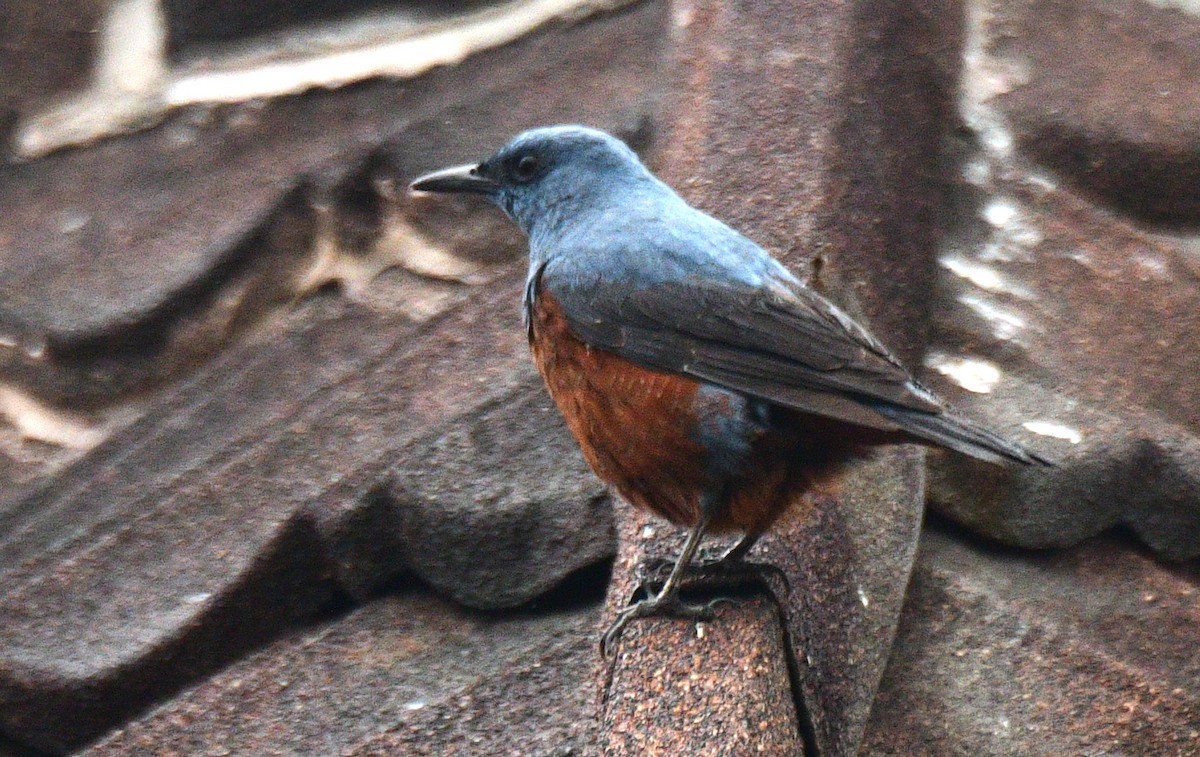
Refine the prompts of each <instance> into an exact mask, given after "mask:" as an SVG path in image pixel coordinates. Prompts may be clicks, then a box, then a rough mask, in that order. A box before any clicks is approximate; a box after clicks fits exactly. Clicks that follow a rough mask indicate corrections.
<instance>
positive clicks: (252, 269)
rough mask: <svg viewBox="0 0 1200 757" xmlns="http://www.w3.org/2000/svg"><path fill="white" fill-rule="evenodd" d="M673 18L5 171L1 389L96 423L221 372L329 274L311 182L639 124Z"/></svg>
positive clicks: (647, 18) (523, 44)
mask: <svg viewBox="0 0 1200 757" xmlns="http://www.w3.org/2000/svg"><path fill="white" fill-rule="evenodd" d="M662 9H663V6H662V4H660V3H642V4H638V5H636V6H634V7H631V8H629V9H626V10H625V11H623V12H618V13H614V14H609V15H607V16H604V17H601V18H598V19H595V20H594V22H592V23H586V24H583V25H577V26H575V27H570V28H556V29H553V30H552V32H551V31H545V32H543V33H541V34H539V35H533V36H532V37H530V38H528V39H524V40H522V41H520V42H518V43H516V44H513V45H509V46H507V47H505V48H502V49H498V50H493V51H490V52H487V53H483V54H480V55H478V56H474V57H472V58H471V59H470V60H469V61H467V62H465V63H463V64H462V65H459V66H454V67H446V68H442V69H438V70H435V71H433V72H431V73H429V74H427V75H425V76H422V77H419V78H417V79H414V80H411V81H407V82H404V83H403V84H401V83H397V82H394V81H388V80H377V81H373V82H365V83H362V84H360V85H357V86H354V87H344V88H342V89H339V90H336V91H316V92H311V93H308V94H305V95H303V96H296V97H281V98H276V99H274V100H271V101H269V102H265V103H264V102H255V103H246V104H240V105H233V106H224V107H213V108H198V107H197V108H193V109H191V110H188V111H186V112H181V113H179V114H177V115H175V116H174V117H172V118H170V119H169V120H168V121H167V122H165V123H163V124H161V125H159V126H157V127H155V128H152V129H147V130H145V131H141V132H138V133H136V134H131V135H128V136H126V137H122V138H120V139H110V140H106V141H104V142H101V143H99V144H96V145H93V146H91V147H89V148H87V149H79V150H71V151H66V152H60V153H56V154H53V155H50V156H48V157H46V158H43V159H40V160H36V161H32V162H28V163H21V164H9V165H3V166H0V181H2V182H3V184H4V186H5V198H6V212H5V214H4V216H3V218H0V296H2V297H3V300H4V308H3V310H2V312H0V337H3V339H2V340H0V377H3V378H4V379H5V380H7V381H11V382H16V383H18V384H21V385H23V386H24V387H25V388H26V389H27V390H29V391H32V392H33V393H35V394H36V395H38V396H40V397H42V398H46V399H50V400H53V401H56V402H58V403H60V404H74V405H81V404H87V403H89V402H90V403H92V404H95V403H99V402H102V401H105V400H111V399H112V398H114V397H116V396H121V395H125V394H128V393H130V392H132V391H135V390H144V389H145V388H146V387H147V385H149V384H153V383H154V382H155V381H161V380H162V379H163V378H165V377H170V376H175V375H177V374H178V373H179V371H180V370H182V369H184V368H186V367H188V366H189V365H190V364H191V363H192V362H193V361H194V360H196V359H199V358H203V357H207V356H210V355H211V354H212V352H213V351H214V350H215V349H217V348H219V347H220V346H222V345H224V344H225V343H226V341H227V340H228V339H229V338H230V337H231V336H232V335H234V334H236V333H239V327H243V328H244V327H245V326H246V325H247V322H250V323H253V322H255V321H256V320H258V318H260V317H261V315H262V314H261V311H262V310H263V309H264V308H266V309H269V308H270V307H271V306H273V305H279V304H286V302H288V301H289V300H290V299H291V298H292V297H294V296H295V295H296V293H297V290H298V289H299V288H300V284H301V282H303V280H304V279H305V278H306V276H305V275H306V273H308V272H309V269H311V267H312V266H313V265H314V257H315V256H316V253H317V250H315V249H314V244H315V240H314V234H315V229H314V228H313V224H314V223H315V221H314V219H313V217H312V216H313V207H312V206H313V204H314V203H318V202H319V201H321V200H323V199H324V198H320V197H312V196H310V193H309V188H308V187H307V185H306V180H307V179H308V178H314V180H315V177H318V175H323V174H326V173H328V172H330V171H334V172H336V170H337V169H338V168H339V167H340V168H341V169H342V170H346V169H348V168H351V167H353V166H355V165H357V164H359V162H360V161H362V160H363V159H364V156H366V155H368V154H370V153H371V152H372V151H373V150H380V149H381V147H383V146H384V145H385V143H387V142H388V141H389V140H393V142H392V143H391V147H390V149H386V150H384V152H386V153H387V155H388V157H389V159H390V160H391V161H392V162H393V163H394V164H395V165H397V166H398V167H399V168H401V169H403V170H404V175H403V178H409V177H410V176H411V175H412V174H414V173H416V172H418V171H420V170H424V169H428V168H430V167H433V166H435V165H440V164H443V163H444V162H445V161H447V160H449V159H450V157H451V155H458V154H461V152H463V151H464V149H466V148H469V147H470V146H472V145H481V146H482V145H494V144H497V143H499V142H502V141H503V140H504V139H506V138H507V137H508V136H510V135H511V134H512V133H514V132H515V131H519V130H520V129H522V128H525V127H528V126H531V125H534V124H538V123H543V122H546V121H557V120H581V121H590V122H594V123H598V124H603V125H606V126H609V127H610V128H616V127H617V126H619V125H620V124H621V123H622V121H623V120H632V121H636V120H637V119H638V118H639V117H640V116H644V115H645V113H646V110H647V109H646V101H647V98H648V97H649V96H650V95H649V94H648V90H650V89H652V88H653V86H654V83H655V81H656V79H655V76H654V71H655V70H656V67H657V58H658V50H659V48H660V46H661V44H662V43H663V40H662V39H661V35H659V34H657V30H658V29H660V28H661V26H660V24H661V15H662ZM564 91H570V92H572V93H573V96H572V98H571V99H570V101H569V102H568V101H566V100H564V99H563V98H562V97H561V93H562V92H564ZM466 93H469V97H468V98H467V101H466V102H464V96H465V95H466ZM447 124H452V125H453V126H452V127H450V128H447V126H446V125H447ZM435 127H436V128H435ZM464 134H465V136H462V135H464ZM448 135H453V136H448ZM482 149H483V148H482V147H480V151H482ZM410 171H411V173H410ZM321 178H322V179H323V176H322V177H321ZM318 183H319V182H318ZM280 237H282V238H280ZM422 241H428V240H421V239H420V238H416V239H415V240H412V242H411V243H412V244H419V243H420V242H422ZM97 251H103V254H97ZM10 343H11V345H10Z"/></svg>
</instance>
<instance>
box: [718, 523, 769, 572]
mask: <svg viewBox="0 0 1200 757" xmlns="http://www.w3.org/2000/svg"><path fill="white" fill-rule="evenodd" d="M760 536H762V532H761V531H760V532H758V533H747V534H746V535H745V536H743V537H742V538H741V540H740V541H739V542H738V543H737V544H734V545H733V546H732V547H730V548H729V550H728V551H727V552H725V554H723V555H721V556H720V557H719V558H717V561H716V562H715V563H714V565H729V566H735V565H741V564H742V563H744V562H745V561H746V555H747V554H748V553H749V552H750V550H752V549H754V545H755V544H757V543H758V538H759V537H760Z"/></svg>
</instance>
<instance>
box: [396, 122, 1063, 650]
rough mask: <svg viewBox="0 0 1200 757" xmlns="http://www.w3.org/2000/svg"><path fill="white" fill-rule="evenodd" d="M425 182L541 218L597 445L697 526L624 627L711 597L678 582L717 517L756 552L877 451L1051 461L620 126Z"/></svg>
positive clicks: (537, 328)
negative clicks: (663, 174)
mask: <svg viewBox="0 0 1200 757" xmlns="http://www.w3.org/2000/svg"><path fill="white" fill-rule="evenodd" d="M412 187H413V189H416V190H421V191H433V192H439V191H440V192H471V193H478V194H482V195H484V196H486V197H487V198H488V199H490V200H491V201H493V202H494V203H496V204H497V205H499V206H500V207H501V208H503V209H504V210H505V211H506V212H507V213H508V215H509V216H510V217H511V218H512V219H513V220H514V221H516V223H517V224H518V225H519V226H520V227H521V228H522V229H523V230H524V231H525V233H526V234H527V235H528V237H529V262H530V266H529V277H528V281H527V284H526V288H525V314H526V321H527V328H528V329H529V335H530V343H531V346H532V349H533V353H534V357H535V361H536V362H537V364H538V368H539V369H540V370H541V372H542V374H543V376H544V378H545V379H546V383H547V386H548V387H549V389H550V392H551V394H552V396H553V397H554V399H555V402H556V403H557V404H558V406H559V408H560V410H561V411H562V412H563V415H564V417H565V418H566V420H567V423H568V425H569V426H570V427H571V430H572V432H573V433H574V434H575V436H576V438H577V439H578V440H579V442H580V445H581V447H582V448H583V451H584V454H585V456H586V457H587V459H588V461H589V463H591V465H592V467H593V469H594V470H596V472H597V473H598V474H599V475H600V477H601V478H603V479H604V480H606V481H608V482H609V483H610V484H612V485H613V486H614V487H615V488H616V489H617V490H618V491H619V492H620V493H621V494H622V496H624V497H625V498H626V499H628V500H629V501H631V502H632V503H633V504H635V505H637V506H640V507H643V508H646V509H648V510H650V511H652V512H655V513H657V514H659V515H662V516H664V517H667V518H669V519H670V520H672V521H674V522H676V523H680V524H684V525H689V526H692V527H693V530H692V532H691V534H690V535H689V538H688V541H687V544H686V545H685V549H684V553H683V554H682V555H681V556H680V559H679V561H678V563H677V564H676V568H675V570H674V571H673V572H672V575H671V577H670V578H669V579H668V580H667V582H666V584H665V585H664V586H663V589H662V591H661V592H660V593H659V594H658V595H657V596H656V597H654V598H652V599H649V600H645V601H644V602H642V603H639V604H638V605H634V606H633V607H630V608H628V609H627V610H626V612H625V613H623V614H622V615H621V617H620V618H619V619H618V622H617V623H616V624H614V626H613V628H611V629H610V630H609V633H608V634H606V637H605V638H606V640H608V641H611V640H612V639H613V638H615V636H616V634H617V633H619V631H620V629H621V627H623V625H624V624H625V623H626V622H627V621H628V620H629V619H630V618H632V617H637V616H640V615H645V614H650V613H652V612H663V611H671V612H681V611H683V612H691V613H695V612H700V611H701V610H702V608H695V607H687V606H684V605H682V604H681V603H680V602H679V601H678V598H677V596H676V593H677V589H678V582H679V578H680V576H681V574H682V572H683V570H684V569H685V568H686V566H687V564H688V563H689V562H690V560H691V557H692V555H693V553H694V551H695V548H696V546H697V545H698V544H699V542H700V540H701V538H702V537H703V534H704V532H705V530H706V529H718V530H720V529H725V530H740V531H743V532H745V534H746V539H744V540H743V542H742V543H741V544H739V545H738V547H735V548H734V550H733V552H732V553H731V559H739V558H741V557H742V556H743V555H744V554H745V552H746V550H747V549H748V548H749V546H750V545H752V544H753V542H754V540H755V539H756V538H757V536H758V535H759V534H760V533H762V531H764V530H765V529H767V528H769V527H770V525H771V524H772V523H773V522H774V520H775V519H776V518H777V517H778V515H779V514H780V513H781V512H782V511H784V510H786V509H787V508H789V507H798V506H802V500H803V498H804V497H803V495H804V493H805V492H806V491H808V490H809V489H811V488H813V487H816V486H819V485H820V483H821V482H822V481H823V480H826V479H828V478H829V477H830V476H831V475H832V474H833V473H834V472H835V471H836V470H838V469H839V468H840V467H841V466H842V465H843V464H844V463H845V462H847V461H849V460H851V459H853V458H854V457H856V456H858V455H861V454H863V451H864V449H865V448H867V447H869V446H872V445H875V444H884V443H894V442H902V441H920V442H926V443H932V444H936V445H939V446H944V447H948V448H950V449H953V450H956V451H958V452H962V453H965V454H967V455H971V456H973V457H977V458H981V459H984V460H989V461H993V462H1001V461H1011V462H1018V463H1032V462H1044V461H1042V460H1041V458H1038V457H1037V456H1035V455H1033V454H1031V453H1029V452H1027V451H1026V450H1024V449H1023V448H1021V447H1020V446H1019V445H1016V444H1014V443H1012V442H1009V441H1007V440H1005V439H1003V438H1001V437H999V436H997V435H996V434H993V433H991V432H989V431H987V430H985V429H982V428H980V427H979V426H976V425H975V424H973V423H971V422H969V421H966V420H964V419H962V418H959V417H958V416H955V415H953V414H951V413H950V412H948V410H947V409H946V406H945V405H944V404H943V403H942V402H941V401H940V400H939V399H938V398H936V397H934V396H933V395H932V394H931V393H930V392H928V391H927V390H925V389H924V388H923V387H921V386H920V385H919V384H918V383H917V382H916V381H915V380H914V379H913V378H912V376H911V375H910V374H909V373H908V372H907V371H906V370H905V369H904V368H903V366H901V364H900V363H899V362H898V361H897V360H896V359H895V358H894V357H893V356H892V355H891V353H889V352H888V350H887V349H886V348H885V347H884V346H883V345H882V344H881V343H880V342H879V341H878V340H876V339H875V338H874V337H873V336H871V335H870V334H869V333H868V332H867V331H866V330H865V329H864V328H862V327H861V326H859V325H858V324H857V323H855V322H854V321H853V320H852V319H851V318H850V317H849V316H847V315H846V314H845V313H843V312H842V311H841V310H840V309H838V308H837V307H836V306H834V305H833V304H832V303H830V302H829V301H828V300H826V299H825V298H823V297H821V296H820V295H819V294H817V293H816V292H814V291H813V290H812V289H810V288H808V287H807V286H805V285H804V284H803V283H802V282H801V281H800V280H798V279H797V278H796V277H795V276H793V275H792V274H791V272H790V271H788V270H787V269H786V268H784V267H783V265H782V264H780V263H779V262H778V261H776V260H775V259H774V258H772V257H771V256H770V255H768V254H767V253H766V252H765V251H764V250H763V249H762V248H761V247H759V246H758V245H757V244H755V243H754V242H752V241H750V240H749V239H747V238H746V237H744V236H743V235H741V234H739V233H738V232H736V231H734V230H733V229H731V228H730V227H729V226H727V225H725V224H724V223H721V222H720V221H718V220H716V219H715V218H713V217H711V216H709V215H706V214H705V213H702V212H700V211H699V210H696V209H695V208H693V207H691V206H690V205H688V204H687V203H686V202H685V201H684V200H683V199H682V198H680V197H679V195H678V194H676V193H675V192H674V190H672V189H671V188H670V187H668V186H667V185H666V184H664V183H663V182H662V181H660V180H658V179H657V178H656V177H655V176H654V175H653V174H651V173H650V171H649V170H647V169H646V167H645V166H644V165H643V164H642V163H641V161H640V160H639V159H638V157H637V156H636V155H635V154H634V152H633V151H632V150H630V149H629V148H628V147H627V146H626V145H625V144H624V143H622V142H621V141H620V140H617V139H615V138H614V137H612V136H609V135H608V134H605V133H603V132H600V131H597V130H594V129H588V128H585V127H581V126H554V127H547V128H541V129H533V130H530V131H527V132H525V133H523V134H521V135H519V136H517V137H516V138H515V139H513V140H512V141H511V142H510V143H509V144H507V145H505V146H504V147H503V148H501V149H500V150H499V151H498V152H497V153H496V154H495V155H493V156H492V157H491V158H488V159H487V160H485V161H483V162H482V163H479V164H477V165H472V166H463V167H460V168H452V169H446V170H444V171H439V172H437V173H434V174H430V175H428V176H425V177H422V178H420V179H418V180H416V181H414V182H413V184H412Z"/></svg>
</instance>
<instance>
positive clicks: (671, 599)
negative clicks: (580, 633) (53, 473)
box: [600, 514, 713, 656]
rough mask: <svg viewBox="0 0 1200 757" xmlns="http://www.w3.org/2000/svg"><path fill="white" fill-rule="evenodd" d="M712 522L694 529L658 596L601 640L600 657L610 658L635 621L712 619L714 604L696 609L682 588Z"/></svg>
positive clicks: (624, 614) (622, 617) (633, 609)
mask: <svg viewBox="0 0 1200 757" xmlns="http://www.w3.org/2000/svg"><path fill="white" fill-rule="evenodd" d="M708 522H709V516H708V515H707V514H705V515H702V516H701V518H700V520H699V522H697V523H696V525H695V526H694V527H693V528H692V530H691V533H689V534H688V537H687V541H685V542H684V543H683V551H681V552H680V553H679V559H678V560H676V561H675V567H674V568H672V569H671V574H670V575H669V576H667V581H666V583H664V584H663V586H662V589H661V590H659V592H658V594H656V595H654V596H653V597H650V598H649V599H643V600H641V601H640V602H637V603H636V604H633V605H630V606H629V607H626V608H625V609H624V610H622V611H621V612H620V614H619V615H617V619H616V620H614V621H613V623H612V625H611V626H609V627H608V630H607V631H605V632H604V637H603V638H602V639H601V640H600V654H602V655H606V656H607V652H608V650H609V649H612V645H613V642H615V641H616V640H617V639H618V638H620V636H621V631H623V630H624V629H625V626H626V625H627V624H628V623H629V621H631V620H633V619H634V618H645V617H648V616H651V615H671V616H675V617H683V618H699V619H708V618H711V617H712V614H713V607H712V605H713V603H712V602H710V603H708V604H703V605H693V604H687V603H685V602H683V601H681V600H680V599H679V586H680V583H681V582H682V581H683V575H684V574H685V573H686V572H687V569H688V565H690V564H691V562H692V558H693V557H695V555H696V549H697V548H698V547H699V546H700V542H701V541H702V540H703V539H704V531H705V529H706V528H707V527H708Z"/></svg>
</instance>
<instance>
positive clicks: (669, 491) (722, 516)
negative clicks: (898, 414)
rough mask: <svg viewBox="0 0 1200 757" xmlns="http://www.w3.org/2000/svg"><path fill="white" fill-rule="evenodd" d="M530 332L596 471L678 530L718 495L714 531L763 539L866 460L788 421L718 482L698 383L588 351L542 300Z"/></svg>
mask: <svg viewBox="0 0 1200 757" xmlns="http://www.w3.org/2000/svg"><path fill="white" fill-rule="evenodd" d="M530 326H531V331H530V346H531V348H532V351H533V358H534V362H535V363H536V364H537V367H538V370H539V371H541V373H542V377H543V378H544V379H545V380H546V386H547V387H548V388H549V390H550V395H551V396H552V397H553V398H554V402H555V404H557V405H558V409H559V410H560V411H561V412H562V414H563V417H564V418H565V419H566V421H567V425H568V426H569V427H570V429H571V432H572V433H573V434H574V435H575V438H576V440H578V442H579V446H580V447H581V448H582V449H583V454H584V457H585V458H586V459H587V461H588V463H589V464H590V465H591V466H592V469H593V470H594V471H596V474H597V475H598V476H599V477H600V478H601V479H603V480H604V481H605V482H607V483H608V484H610V485H611V486H613V487H614V488H615V489H616V490H617V492H618V493H619V494H620V495H621V496H622V497H624V498H625V499H626V500H628V501H629V502H630V503H631V504H633V505H634V506H636V507H640V508H642V509H645V510H649V511H650V512H653V513H655V514H657V515H659V516H660V517H663V518H666V519H667V520H670V521H671V522H673V523H675V524H678V525H683V526H690V525H694V524H695V523H696V521H697V520H698V519H699V514H700V506H701V498H702V496H703V495H704V494H705V493H709V494H720V495H721V496H722V497H723V499H722V500H721V501H720V502H719V504H718V506H717V508H716V511H715V512H711V513H710V515H711V516H712V520H711V522H710V530H712V531H715V532H721V531H740V532H744V533H759V532H762V531H765V530H766V529H768V528H770V527H771V525H772V524H773V523H774V522H775V520H776V519H777V518H778V517H779V516H780V515H781V514H783V513H784V512H785V511H789V510H790V511H792V513H793V514H794V515H795V516H796V517H804V515H805V514H806V513H807V511H808V509H809V508H810V507H811V501H812V500H811V498H810V497H808V496H807V495H808V493H809V492H811V491H812V490H813V489H824V488H826V487H829V486H831V485H833V486H836V473H837V471H838V470H840V468H841V467H842V465H843V464H844V463H845V462H846V461H848V460H850V459H852V458H853V457H856V456H858V455H859V454H861V453H862V447H861V444H860V440H859V439H857V438H856V437H855V436H854V432H855V429H853V428H851V427H849V426H846V425H845V424H841V423H839V422H836V421H831V420H829V419H822V418H817V417H814V416H805V415H801V414H796V413H785V416H786V420H784V421H783V423H782V425H781V426H778V427H772V428H771V429H770V430H767V429H764V430H763V431H762V433H761V434H760V435H759V436H758V437H757V438H756V439H755V440H754V441H753V443H752V444H751V446H750V449H749V450H748V452H747V457H746V459H745V461H744V464H743V466H742V469H741V472H740V473H739V474H736V475H735V476H734V477H732V478H723V479H720V480H718V479H717V478H716V475H717V474H716V473H714V471H713V469H711V468H710V467H709V465H708V457H707V455H706V450H705V448H704V446H703V445H702V443H701V442H700V441H699V440H700V438H701V435H700V434H697V429H698V424H699V420H700V419H699V416H698V413H710V414H711V413H713V412H718V413H719V412H721V410H720V407H719V406H720V404H721V403H719V402H718V403H717V404H716V406H714V404H713V402H712V401H711V400H708V399H706V398H703V397H699V398H698V397H697V395H698V393H699V391H700V387H701V384H700V382H698V381H696V380H694V379H689V378H685V377H682V376H677V375H673V374H667V373H660V372H658V371H652V370H648V369H645V368H642V367H640V366H637V365H635V364H633V363H630V362H629V361H627V360H625V359H624V358H621V357H619V356H617V355H614V354H613V353H611V352H607V351H604V350H599V349H595V348H592V347H589V346H588V345H586V344H584V343H583V342H582V341H581V340H580V339H579V338H578V337H576V336H575V335H574V334H573V333H571V331H570V328H569V327H568V325H567V321H566V317H565V316H564V314H563V311H562V307H561V306H560V305H559V303H558V302H557V301H556V300H555V299H554V297H553V295H550V294H548V293H546V292H541V293H540V295H539V296H538V297H536V299H535V301H534V303H533V306H532V308H531V312H530ZM725 475H726V476H727V475H728V474H725Z"/></svg>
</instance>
